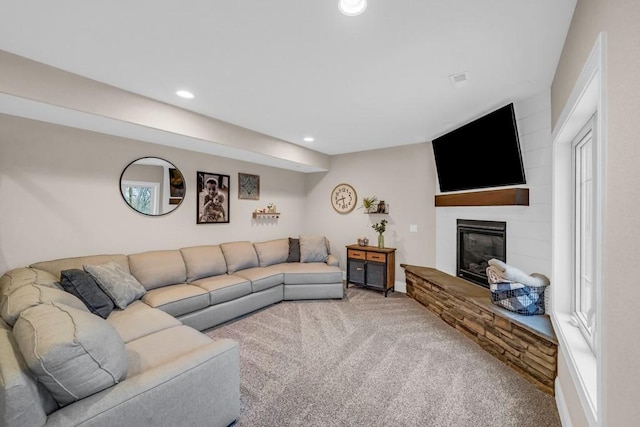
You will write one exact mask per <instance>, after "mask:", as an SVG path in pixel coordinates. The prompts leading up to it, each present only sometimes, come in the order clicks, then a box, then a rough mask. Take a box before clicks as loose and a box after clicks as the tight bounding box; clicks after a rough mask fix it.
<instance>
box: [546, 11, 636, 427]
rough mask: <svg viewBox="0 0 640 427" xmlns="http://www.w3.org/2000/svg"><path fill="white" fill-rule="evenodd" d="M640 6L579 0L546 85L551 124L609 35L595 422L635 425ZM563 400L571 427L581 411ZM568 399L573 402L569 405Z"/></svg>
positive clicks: (564, 378) (566, 385) (565, 380)
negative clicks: (599, 406) (599, 40)
mask: <svg viewBox="0 0 640 427" xmlns="http://www.w3.org/2000/svg"><path fill="white" fill-rule="evenodd" d="M638 22H640V2H638V1H626V0H608V1H594V0H579V1H578V4H577V6H576V10H575V13H574V16H573V20H572V23H571V28H570V30H569V33H568V35H567V40H566V43H565V46H564V50H563V52H562V56H561V58H560V61H559V63H558V68H557V70H556V75H555V78H554V81H553V86H552V88H551V100H552V120H553V124H554V126H555V124H556V122H557V120H558V117H559V116H560V113H561V112H562V109H563V108H564V105H565V103H566V102H567V99H568V97H569V94H570V93H571V90H572V88H573V86H574V84H575V82H576V80H577V78H578V75H579V74H580V71H581V70H582V67H583V66H584V64H585V61H586V59H587V57H588V55H589V53H590V51H591V49H592V47H593V45H594V43H595V41H596V37H597V36H598V34H599V33H600V32H601V31H605V32H606V33H607V49H606V56H607V60H606V68H607V70H606V73H607V75H606V92H607V109H608V110H607V111H608V117H607V122H608V134H607V141H606V144H607V147H606V170H607V172H606V190H605V191H606V205H605V241H604V242H602V245H603V246H604V258H605V259H604V264H605V272H604V283H603V284H602V285H603V286H604V287H605V291H604V295H605V300H604V324H603V325H601V326H600V327H601V328H602V331H603V334H604V335H603V338H604V345H603V349H604V351H603V354H599V355H598V357H599V358H602V360H603V362H604V363H603V366H604V370H603V384H602V387H603V389H602V396H603V398H604V408H603V410H604V413H603V414H599V416H602V417H603V418H602V420H601V425H606V426H626V425H636V424H637V423H638V419H640V405H638V404H637V401H638V399H637V396H638V393H639V392H640V387H639V384H640V359H639V358H638V357H637V355H638V353H640V339H638V337H639V335H638V325H640V310H638V308H637V299H636V298H635V297H634V296H635V295H636V294H637V291H638V284H637V281H638V277H640V262H638V253H639V252H640V228H639V227H638V225H637V218H638V212H639V211H640V192H639V191H638V188H640V169H639V168H638V159H640V144H639V143H638V135H640V120H639V118H640V103H639V102H638V99H640V84H639V83H638V75H640V51H639V49H640V31H638ZM559 375H560V377H559V378H560V380H561V382H562V386H563V390H564V391H565V394H569V393H575V390H572V380H571V378H570V377H568V375H567V370H566V369H564V367H563V366H562V365H561V366H560V367H559ZM574 397H575V396H570V397H569V398H567V399H566V400H567V403H568V404H569V405H570V408H569V410H570V413H571V417H572V420H574V425H581V424H579V422H581V421H582V420H583V419H584V415H583V414H582V413H581V412H582V408H581V407H580V406H579V405H577V404H575V402H576V401H577V399H575V398H574ZM571 402H573V404H571Z"/></svg>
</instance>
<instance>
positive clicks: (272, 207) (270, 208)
mask: <svg viewBox="0 0 640 427" xmlns="http://www.w3.org/2000/svg"><path fill="white" fill-rule="evenodd" d="M267 212H269V213H276V205H274V204H273V203H269V204H268V205H267Z"/></svg>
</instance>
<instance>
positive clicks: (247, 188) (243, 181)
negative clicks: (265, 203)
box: [238, 173, 260, 200]
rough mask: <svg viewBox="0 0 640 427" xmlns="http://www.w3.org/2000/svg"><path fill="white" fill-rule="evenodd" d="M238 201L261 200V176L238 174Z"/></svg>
mask: <svg viewBox="0 0 640 427" xmlns="http://www.w3.org/2000/svg"><path fill="white" fill-rule="evenodd" d="M238 199H246V200H260V175H250V174H248V173H238Z"/></svg>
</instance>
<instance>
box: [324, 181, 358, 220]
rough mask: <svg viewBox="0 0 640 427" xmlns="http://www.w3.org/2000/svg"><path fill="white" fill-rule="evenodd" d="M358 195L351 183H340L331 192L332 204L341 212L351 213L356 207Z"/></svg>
mask: <svg viewBox="0 0 640 427" xmlns="http://www.w3.org/2000/svg"><path fill="white" fill-rule="evenodd" d="M357 202H358V195H357V194H356V190H355V189H354V188H353V187H352V186H350V185H349V184H338V185H336V187H335V188H334V189H333V191H332V192H331V206H333V209H335V210H336V212H338V213H341V214H346V213H349V212H351V211H352V210H353V208H355V207H356V203H357Z"/></svg>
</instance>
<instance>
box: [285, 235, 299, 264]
mask: <svg viewBox="0 0 640 427" xmlns="http://www.w3.org/2000/svg"><path fill="white" fill-rule="evenodd" d="M287 262H300V239H294V238H292V237H289V255H288V257H287Z"/></svg>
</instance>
